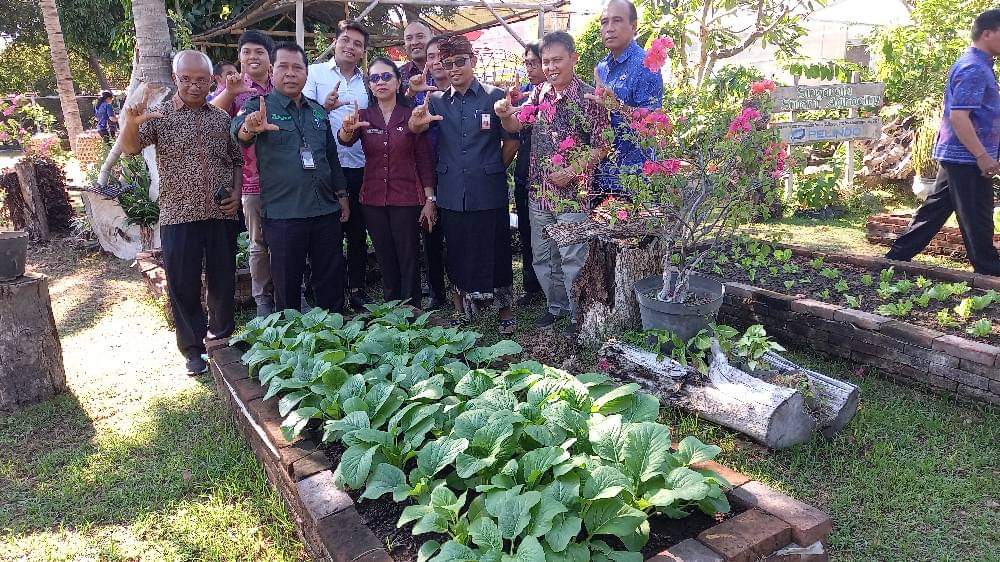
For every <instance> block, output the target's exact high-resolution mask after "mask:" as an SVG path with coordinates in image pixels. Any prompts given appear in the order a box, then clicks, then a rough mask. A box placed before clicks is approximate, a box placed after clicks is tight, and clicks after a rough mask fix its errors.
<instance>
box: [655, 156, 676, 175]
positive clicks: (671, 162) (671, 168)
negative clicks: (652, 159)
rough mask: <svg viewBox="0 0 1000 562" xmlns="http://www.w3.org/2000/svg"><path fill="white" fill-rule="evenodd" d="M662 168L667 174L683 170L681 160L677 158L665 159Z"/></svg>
mask: <svg viewBox="0 0 1000 562" xmlns="http://www.w3.org/2000/svg"><path fill="white" fill-rule="evenodd" d="M660 170H661V171H662V172H663V173H664V174H665V175H668V176H672V175H674V174H676V173H677V172H679V171H681V161H680V160H678V159H676V158H670V159H668V160H664V161H663V163H662V164H660Z"/></svg>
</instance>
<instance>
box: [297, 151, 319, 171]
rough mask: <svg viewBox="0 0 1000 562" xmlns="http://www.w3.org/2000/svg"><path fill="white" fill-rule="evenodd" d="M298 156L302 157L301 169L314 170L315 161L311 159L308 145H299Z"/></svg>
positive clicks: (311, 154) (311, 155)
mask: <svg viewBox="0 0 1000 562" xmlns="http://www.w3.org/2000/svg"><path fill="white" fill-rule="evenodd" d="M299 156H300V157H301V158H302V169H303V170H315V169H316V162H314V161H313V153H312V151H311V150H309V147H308V146H302V147H299Z"/></svg>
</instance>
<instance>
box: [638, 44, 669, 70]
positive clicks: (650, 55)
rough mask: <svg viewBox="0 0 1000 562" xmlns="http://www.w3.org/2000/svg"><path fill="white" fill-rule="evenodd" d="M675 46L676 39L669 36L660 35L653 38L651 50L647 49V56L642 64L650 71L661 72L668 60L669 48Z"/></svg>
mask: <svg viewBox="0 0 1000 562" xmlns="http://www.w3.org/2000/svg"><path fill="white" fill-rule="evenodd" d="M673 48H674V40H673V39H671V38H669V37H659V38H657V39H654V40H653V43H652V44H650V46H649V50H648V51H646V58H645V59H644V60H643V61H642V65H643V66H645V67H646V68H648V69H649V70H650V72H659V71H660V69H661V68H663V65H664V64H666V62H667V50H669V49H673Z"/></svg>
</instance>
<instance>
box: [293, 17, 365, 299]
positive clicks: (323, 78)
mask: <svg viewBox="0 0 1000 562" xmlns="http://www.w3.org/2000/svg"><path fill="white" fill-rule="evenodd" d="M367 48H368V32H367V31H365V29H364V28H363V27H361V24H359V23H357V22H354V21H345V22H341V24H340V25H339V26H338V28H337V37H336V38H335V39H334V46H333V60H331V61H329V62H321V63H316V64H312V65H309V75H308V78H307V79H306V86H305V89H304V90H303V91H302V93H303V95H305V96H306V97H309V98H312V99H314V100H316V101H317V102H319V103H321V104H323V107H324V108H326V111H327V112H328V114H329V117H330V126H331V127H332V129H333V130H334V131H339V130H340V126H341V125H342V124H343V122H344V117H346V116H347V115H349V114H351V112H353V111H354V107H355V103H356V104H357V107H358V108H362V109H363V108H366V107H368V90H366V89H365V77H364V73H363V72H362V71H361V69H360V68H358V63H359V62H360V61H361V59H362V58H363V57H364V55H365V49H367ZM337 154H338V156H339V157H340V166H341V168H342V169H343V170H344V177H345V178H347V191H348V193H349V194H350V199H351V208H354V209H360V208H361V207H360V206H358V205H359V202H358V194H359V193H360V191H361V183H362V181H363V180H364V173H365V154H364V152H363V151H362V148H361V143H356V144H355V145H354V146H344V145H342V144H340V141H339V140H337ZM343 226H344V235H345V236H346V237H347V287H348V291H349V293H350V295H349V300H348V302H349V303H350V306H351V307H352V308H354V309H355V310H356V311H359V312H361V311H363V310H364V304H365V303H366V302H370V299H369V298H368V295H367V293H366V292H365V272H366V265H367V263H368V246H367V233H366V231H365V223H364V219H363V218H362V214H361V213H351V217H350V220H349V221H347V223H346V224H344V225H343Z"/></svg>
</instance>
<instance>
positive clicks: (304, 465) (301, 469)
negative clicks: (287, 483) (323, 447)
mask: <svg viewBox="0 0 1000 562" xmlns="http://www.w3.org/2000/svg"><path fill="white" fill-rule="evenodd" d="M332 468H333V462H332V461H331V460H330V459H329V457H327V456H326V453H324V452H323V451H319V450H317V451H313V452H311V453H309V454H308V455H306V456H304V457H302V458H301V459H299V460H297V461H295V462H293V463H292V473H291V474H292V480H294V481H295V482H298V481H299V480H302V479H303V478H308V477H309V476H312V475H313V474H316V473H317V472H319V471H321V470H330V469H332Z"/></svg>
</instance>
